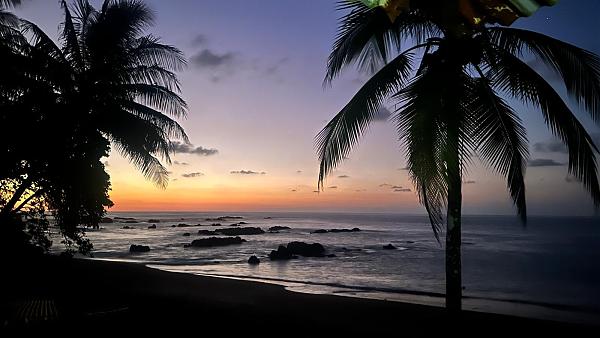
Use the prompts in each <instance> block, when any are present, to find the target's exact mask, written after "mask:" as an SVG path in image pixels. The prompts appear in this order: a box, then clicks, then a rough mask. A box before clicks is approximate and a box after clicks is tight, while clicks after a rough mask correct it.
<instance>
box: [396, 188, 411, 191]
mask: <svg viewBox="0 0 600 338" xmlns="http://www.w3.org/2000/svg"><path fill="white" fill-rule="evenodd" d="M411 191H412V190H410V189H409V188H400V189H394V192H411Z"/></svg>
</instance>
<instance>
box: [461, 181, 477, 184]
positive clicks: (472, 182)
mask: <svg viewBox="0 0 600 338" xmlns="http://www.w3.org/2000/svg"><path fill="white" fill-rule="evenodd" d="M463 183H464V184H475V183H477V181H464V182H463Z"/></svg>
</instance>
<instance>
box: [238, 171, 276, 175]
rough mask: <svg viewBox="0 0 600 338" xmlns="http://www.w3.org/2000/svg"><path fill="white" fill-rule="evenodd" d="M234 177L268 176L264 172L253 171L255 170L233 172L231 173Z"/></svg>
mask: <svg viewBox="0 0 600 338" xmlns="http://www.w3.org/2000/svg"><path fill="white" fill-rule="evenodd" d="M229 173H230V174H234V175H266V174H267V173H266V172H264V171H260V172H259V171H253V170H233V171H230V172H229Z"/></svg>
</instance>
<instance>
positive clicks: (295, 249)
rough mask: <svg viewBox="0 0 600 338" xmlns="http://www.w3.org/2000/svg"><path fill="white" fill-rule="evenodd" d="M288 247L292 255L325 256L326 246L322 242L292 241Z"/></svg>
mask: <svg viewBox="0 0 600 338" xmlns="http://www.w3.org/2000/svg"><path fill="white" fill-rule="evenodd" d="M287 249H288V250H289V251H290V252H291V253H292V255H300V256H304V257H324V256H325V248H324V247H323V245H321V244H320V243H313V244H308V243H304V242H290V243H288V245H287Z"/></svg>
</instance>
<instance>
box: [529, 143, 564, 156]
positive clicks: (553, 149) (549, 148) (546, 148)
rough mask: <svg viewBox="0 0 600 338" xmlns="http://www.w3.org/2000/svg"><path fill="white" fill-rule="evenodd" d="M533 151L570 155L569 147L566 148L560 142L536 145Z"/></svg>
mask: <svg viewBox="0 0 600 338" xmlns="http://www.w3.org/2000/svg"><path fill="white" fill-rule="evenodd" d="M533 150H534V151H536V152H538V153H563V154H566V153H568V150H567V147H565V145H564V144H563V143H562V142H559V141H548V142H537V143H534V144H533Z"/></svg>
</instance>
